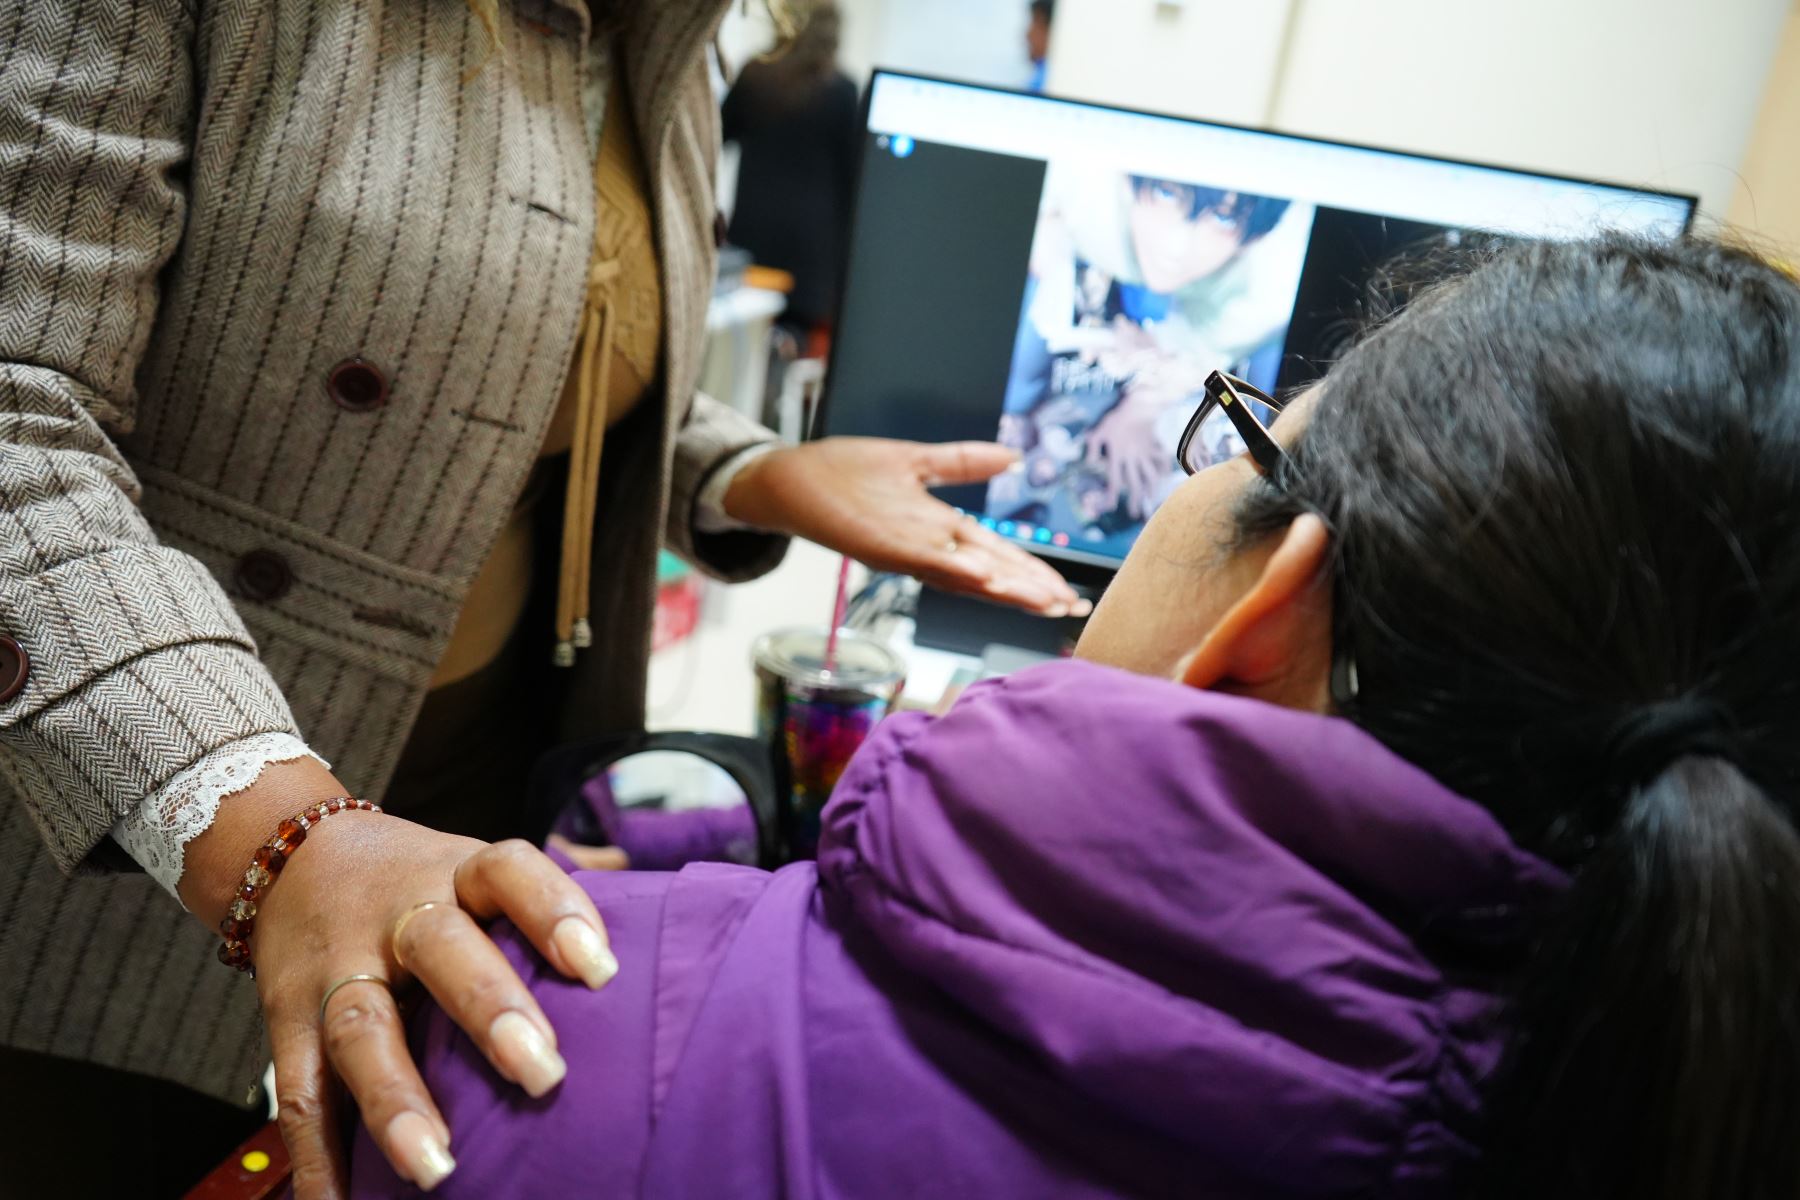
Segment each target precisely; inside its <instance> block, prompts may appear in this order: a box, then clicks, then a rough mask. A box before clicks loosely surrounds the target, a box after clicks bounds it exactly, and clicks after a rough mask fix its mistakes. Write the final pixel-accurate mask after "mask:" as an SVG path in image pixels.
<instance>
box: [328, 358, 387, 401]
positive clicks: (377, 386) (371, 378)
mask: <svg viewBox="0 0 1800 1200" xmlns="http://www.w3.org/2000/svg"><path fill="white" fill-rule="evenodd" d="M325 391H326V392H327V393H329V394H330V396H331V398H332V399H333V400H335V401H336V402H337V406H338V407H339V408H341V409H343V410H344V411H345V412H359V413H360V412H374V411H375V410H376V409H378V408H380V407H381V406H382V405H384V404H386V403H387V401H388V381H387V376H386V375H383V374H382V373H381V368H380V367H378V366H376V365H375V364H374V363H372V362H370V361H369V360H368V359H366V358H346V359H345V360H344V361H343V362H341V363H339V364H338V365H337V366H335V367H333V368H331V374H330V375H327V376H326V377H325Z"/></svg>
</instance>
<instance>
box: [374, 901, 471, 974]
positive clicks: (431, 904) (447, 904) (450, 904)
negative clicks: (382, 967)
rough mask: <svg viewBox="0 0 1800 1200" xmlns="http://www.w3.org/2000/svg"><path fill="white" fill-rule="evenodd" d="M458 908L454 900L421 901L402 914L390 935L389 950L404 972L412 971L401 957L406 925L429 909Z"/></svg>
mask: <svg viewBox="0 0 1800 1200" xmlns="http://www.w3.org/2000/svg"><path fill="white" fill-rule="evenodd" d="M456 907H457V904H456V902H455V901H453V900H421V901H419V903H417V904H415V905H413V906H412V907H411V908H409V909H407V910H406V911H405V912H403V913H401V914H400V919H399V920H398V921H395V922H394V932H393V933H391V934H389V935H388V949H390V950H392V951H393V952H394V961H395V962H396V963H398V964H399V965H400V969H401V970H402V971H407V970H411V969H412V968H410V967H408V966H407V965H406V963H405V961H404V960H403V959H402V958H401V957H400V935H401V933H403V932H404V931H405V929H406V923H407V922H408V921H410V920H412V919H413V918H414V917H416V916H418V915H419V914H420V913H422V912H424V911H426V910H427V909H431V908H456Z"/></svg>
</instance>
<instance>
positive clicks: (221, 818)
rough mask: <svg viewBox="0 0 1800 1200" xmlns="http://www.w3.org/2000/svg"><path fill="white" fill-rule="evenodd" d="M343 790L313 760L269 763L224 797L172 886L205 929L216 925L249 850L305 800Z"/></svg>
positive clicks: (234, 889) (189, 848)
mask: <svg viewBox="0 0 1800 1200" xmlns="http://www.w3.org/2000/svg"><path fill="white" fill-rule="evenodd" d="M345 794H347V792H346V789H345V788H344V785H343V784H341V783H339V782H338V779H337V777H336V776H335V775H333V774H332V773H331V772H330V771H329V770H328V769H326V768H325V767H324V766H323V765H322V764H320V763H319V762H317V761H315V760H312V759H298V760H295V761H293V762H286V763H274V764H271V765H270V766H269V767H267V768H265V769H264V771H263V773H262V774H261V776H259V777H258V778H257V781H256V783H255V784H253V785H251V786H250V787H248V788H245V789H244V790H243V791H241V792H237V793H235V794H233V795H231V796H229V797H227V798H226V799H225V802H224V803H223V804H221V805H219V811H218V814H217V815H216V816H215V817H214V818H213V823H212V824H211V825H209V826H207V828H206V831H205V832H204V833H202V834H201V835H200V836H199V837H197V838H195V839H194V840H193V841H191V842H189V843H188V844H187V847H186V854H185V858H184V863H183V867H182V872H181V882H180V884H179V886H178V889H177V890H178V891H179V892H180V893H181V902H182V903H183V904H185V905H186V906H187V908H188V911H189V912H191V913H193V914H194V916H196V917H198V918H199V919H200V921H201V922H202V923H203V924H205V925H206V927H207V928H208V929H216V928H217V927H218V924H219V921H220V919H221V918H223V917H224V915H225V910H226V908H227V907H228V906H229V905H230V904H231V901H232V898H233V897H234V896H235V895H236V894H237V889H238V887H239V885H240V884H241V882H242V880H243V876H244V869H245V868H246V867H247V866H249V864H250V857H251V855H253V854H254V853H255V852H256V848H257V847H258V846H260V845H262V844H263V843H264V842H266V841H268V840H269V836H270V835H271V834H273V833H274V832H275V827H276V826H277V825H279V824H280V823H281V822H282V821H283V820H285V819H287V818H288V817H291V816H293V815H294V814H295V813H297V812H299V811H300V810H301V809H302V808H304V807H306V806H307V805H308V804H311V803H315V802H317V801H319V800H325V799H329V798H331V797H333V796H342V795H345Z"/></svg>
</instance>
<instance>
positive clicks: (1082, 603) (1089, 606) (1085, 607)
mask: <svg viewBox="0 0 1800 1200" xmlns="http://www.w3.org/2000/svg"><path fill="white" fill-rule="evenodd" d="M1093 611H1094V602H1093V601H1092V600H1077V601H1076V602H1075V607H1074V608H1071V609H1070V610H1069V615H1070V616H1071V617H1085V616H1088V615H1089V614H1091V613H1092V612H1093Z"/></svg>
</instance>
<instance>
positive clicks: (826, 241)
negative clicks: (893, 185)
mask: <svg viewBox="0 0 1800 1200" xmlns="http://www.w3.org/2000/svg"><path fill="white" fill-rule="evenodd" d="M797 20H798V21H799V22H800V24H799V27H798V28H797V29H796V30H795V31H794V32H793V33H791V34H789V35H787V36H784V37H783V38H782V39H781V40H780V42H778V43H777V45H776V47H775V49H774V50H773V51H771V52H770V53H769V54H768V55H767V56H765V57H763V58H759V59H755V60H753V61H751V62H750V63H749V64H747V65H746V66H745V67H744V70H743V73H742V74H741V75H739V76H738V78H737V81H736V82H735V83H734V84H733V85H732V88H731V91H730V92H729V93H728V94H727V95H726V97H725V106H724V111H723V120H724V137H725V140H726V141H727V142H735V143H737V145H738V146H739V147H740V148H741V150H742V155H743V157H742V158H741V160H740V162H739V166H738V190H737V204H736V207H735V208H734V209H733V212H732V217H731V226H730V234H729V236H730V240H731V242H732V244H734V245H737V246H741V247H743V248H744V249H745V250H748V251H749V252H750V254H751V255H752V256H753V257H754V258H755V260H756V262H757V264H758V265H759V266H765V267H775V268H778V269H780V270H782V271H786V272H787V273H788V274H790V275H792V276H793V277H794V288H793V291H792V292H791V293H789V295H788V306H787V311H786V313H785V314H784V316H783V323H784V324H786V325H789V326H791V327H793V329H794V330H795V332H796V334H797V335H799V337H800V341H801V344H802V345H806V344H807V342H808V339H809V337H811V336H812V335H815V334H817V333H819V332H821V331H823V330H824V329H825V328H826V327H827V326H828V325H829V324H830V322H831V319H832V317H833V314H834V311H835V308H836V304H837V284H838V278H837V276H838V266H839V263H840V262H841V261H842V257H843V253H844V244H845V241H846V239H847V238H848V236H849V229H850V205H851V201H852V198H853V195H854V192H855V186H856V163H857V155H858V154H859V153H860V151H861V148H862V120H861V117H860V113H859V110H858V103H857V91H856V85H855V84H854V83H852V82H851V80H850V77H849V76H847V75H845V74H844V73H843V72H842V71H840V70H838V67H837V51H838V36H839V31H840V28H841V17H840V15H839V12H838V7H837V5H836V4H835V3H833V2H832V0H817V2H816V3H810V4H807V5H805V6H803V7H802V9H801V10H800V11H799V13H798V14H797ZM814 349H817V346H816V345H815V346H814Z"/></svg>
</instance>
